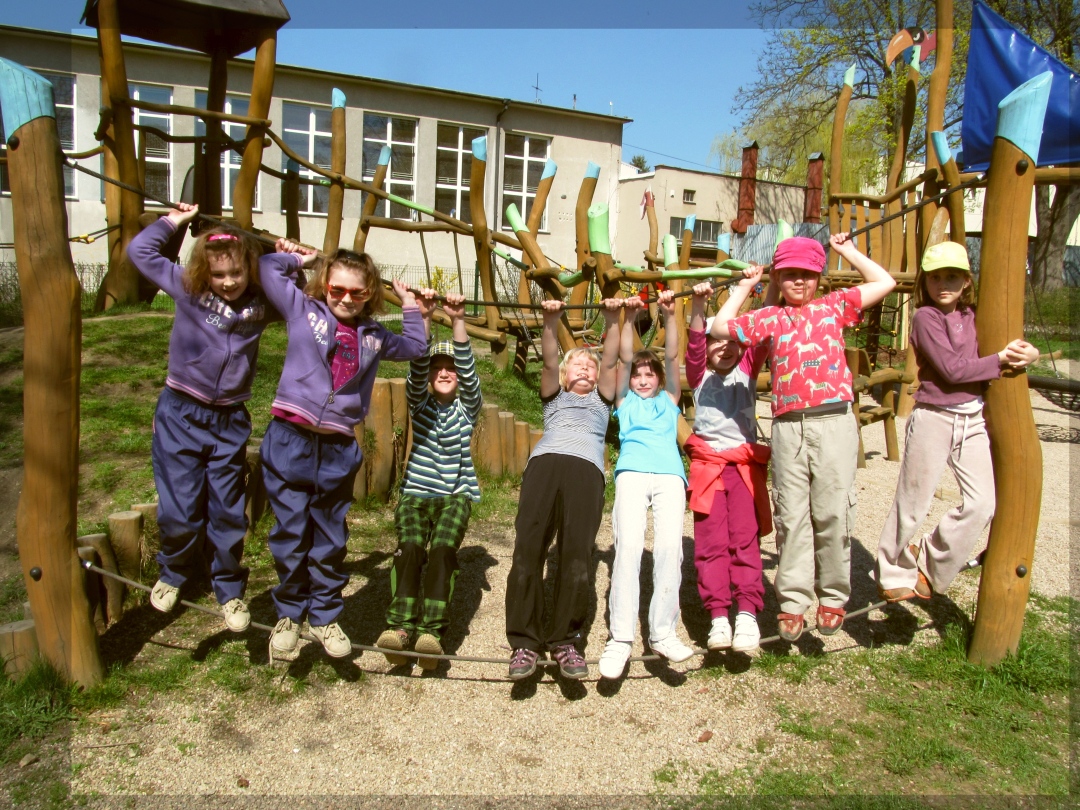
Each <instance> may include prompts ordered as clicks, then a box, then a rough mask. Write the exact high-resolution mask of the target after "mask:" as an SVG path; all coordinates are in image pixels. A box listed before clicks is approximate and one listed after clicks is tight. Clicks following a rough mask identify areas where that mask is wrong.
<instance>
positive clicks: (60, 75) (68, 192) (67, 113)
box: [0, 68, 79, 200]
mask: <svg viewBox="0 0 1080 810" xmlns="http://www.w3.org/2000/svg"><path fill="white" fill-rule="evenodd" d="M34 72H36V73H38V74H39V75H40V76H41V77H42V78H44V79H48V80H49V83H50V84H51V85H52V86H53V106H54V107H55V109H56V133H57V135H58V136H59V138H60V148H61V149H62V150H64V151H65V152H74V151H75V144H77V143H78V142H79V139H78V117H77V116H76V114H75V112H76V110H77V109H78V95H77V94H78V81H77V80H76V75H75V74H74V73H65V72H63V71H60V70H39V69H37V68H35V69H34ZM56 79H66V80H69V81H70V82H71V98H70V101H64V100H62V99H64V98H66V97H67V94H66V93H60V92H58V91H59V90H61V88H59V87H57V84H56V81H55V80H56ZM65 121H70V124H71V126H70V134H69V135H68V137H65V132H64V128H65V124H64V122H65ZM3 130H4V126H3V121H2V119H0V156H3V155H6V154H7V139H8V135H7V133H6V132H4V131H3ZM63 172H64V199H65V200H77V199H79V185H78V178H77V177H76V176H75V170H74V169H72V168H71V167H70V166H66V165H65V166H64V167H63ZM0 194H2V195H3V196H5V197H10V196H11V183H10V180H9V179H8V173H7V164H6V163H5V164H2V165H0Z"/></svg>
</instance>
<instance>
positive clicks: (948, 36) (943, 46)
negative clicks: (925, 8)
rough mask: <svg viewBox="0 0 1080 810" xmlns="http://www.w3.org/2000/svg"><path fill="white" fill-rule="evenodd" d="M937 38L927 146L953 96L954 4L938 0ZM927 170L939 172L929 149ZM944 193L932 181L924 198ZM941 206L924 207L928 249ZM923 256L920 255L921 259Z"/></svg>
mask: <svg viewBox="0 0 1080 810" xmlns="http://www.w3.org/2000/svg"><path fill="white" fill-rule="evenodd" d="M934 20H935V26H934V30H935V35H936V36H937V47H936V52H935V53H934V70H933V72H932V73H931V74H930V87H929V89H928V90H927V93H926V141H925V142H926V143H927V144H929V143H930V142H931V133H934V132H941V131H943V130H944V129H945V103H946V98H947V96H948V92H949V73H950V72H951V70H952V57H953V0H936V2H935V3H934ZM926 168H927V169H937V168H939V164H938V160H937V155H936V154H935V152H934V150H933V149H930V148H928V149H926ZM939 191H941V183H940V182H938V178H937V177H935V178H934V179H933V180H928V181H927V182H926V183H924V184H923V189H922V195H923V198H924V199H925V198H927V197H932V196H934V195H936V194H937V193H938V192H939ZM937 212H938V203H936V202H931V203H929V204H928V205H926V206H924V207H923V208H922V209H921V210H920V212H919V214H920V218H921V221H920V228H919V230H920V233H922V234H923V244H922V245H921V246H920V247H923V248H925V247H926V235H927V234H929V233H930V226H931V225H932V223H933V222H934V219H935V218H936V217H937ZM921 257H922V253H920V254H919V258H921Z"/></svg>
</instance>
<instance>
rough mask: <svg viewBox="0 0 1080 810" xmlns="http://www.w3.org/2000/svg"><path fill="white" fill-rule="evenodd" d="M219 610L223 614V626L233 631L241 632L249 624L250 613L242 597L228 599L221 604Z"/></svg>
mask: <svg viewBox="0 0 1080 810" xmlns="http://www.w3.org/2000/svg"><path fill="white" fill-rule="evenodd" d="M221 612H222V613H224V614H225V626H226V627H228V628H229V629H230V630H232V631H233V632H234V633H243V632H244V631H245V630H247V629H248V625H250V624H251V613H249V612H248V606H247V605H245V604H244V600H243V599H230V600H229V601H228V602H226V603H225V604H224V605H222V606H221Z"/></svg>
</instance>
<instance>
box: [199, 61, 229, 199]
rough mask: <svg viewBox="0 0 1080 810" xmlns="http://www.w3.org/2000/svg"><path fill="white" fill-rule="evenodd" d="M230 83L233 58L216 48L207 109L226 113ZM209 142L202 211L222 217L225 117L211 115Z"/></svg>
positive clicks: (207, 145)
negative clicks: (222, 122)
mask: <svg viewBox="0 0 1080 810" xmlns="http://www.w3.org/2000/svg"><path fill="white" fill-rule="evenodd" d="M228 85H229V57H228V54H227V53H226V51H225V50H224V49H222V48H217V49H215V50H214V51H213V52H212V53H211V54H210V81H209V82H208V83H207V85H206V109H207V110H209V111H210V112H213V113H218V114H224V112H225V95H226V90H227V89H228ZM203 120H204V121H205V122H206V141H205V142H204V147H203V148H204V149H205V155H206V174H205V179H204V186H203V195H202V197H200V198H199V210H200V211H201V212H203V213H204V214H213V215H215V216H221V154H222V151H223V150H222V144H221V141H222V135H223V132H222V127H221V119H220V118H218V117H217V115H207V116H206V117H205V118H204V119H203ZM199 149H200V145H199V144H195V153H196V154H198V153H199Z"/></svg>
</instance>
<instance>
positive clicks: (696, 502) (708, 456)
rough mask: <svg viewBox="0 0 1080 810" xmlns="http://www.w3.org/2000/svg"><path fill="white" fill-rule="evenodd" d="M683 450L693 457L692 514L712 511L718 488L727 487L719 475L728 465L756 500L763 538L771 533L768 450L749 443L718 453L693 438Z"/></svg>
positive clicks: (756, 510)
mask: <svg viewBox="0 0 1080 810" xmlns="http://www.w3.org/2000/svg"><path fill="white" fill-rule="evenodd" d="M684 449H685V451H686V455H687V456H688V457H689V458H690V477H689V479H688V492H687V495H688V496H689V498H688V499H689V503H690V508H691V509H692V510H693V511H695V512H697V513H699V514H704V515H707V514H709V512H710V511H712V502H713V495H714V494H715V493H716V491H717V490H718V489H720V490H722V489H723V488H724V482H723V480H722V479H721V478H720V474H721V473H722V472H723V471H724V467H726V466H727V465H728V464H734V465H736V468H737V470H738V472H739V475H740V476H741V477H742V480H743V483H745V484H746V488H747V489H749V490H750V494H751V495H753V497H754V511H755V512H756V513H757V520H758V527H759V534H760V536H764V535H766V534H769V533H770V532H772V530H773V525H772V509H771V508H770V505H769V491H768V489H767V487H766V485H765V467H766V465H767V464H768V463H769V456H770V455H772V451H771V450H770V449H769V448H768V447H766V446H765V445H762V444H749V443H747V444H740V445H739V446H738V447H733V448H731V449H730V450H724V451H723V452H720V453H718V452H716V451H715V450H713V449H712V448H711V447H709V444H708V442H706V441H705V440H704V439H702V438H700V437H699V436H691V437H690V438H689V439H687V440H686V447H685V448H684Z"/></svg>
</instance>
